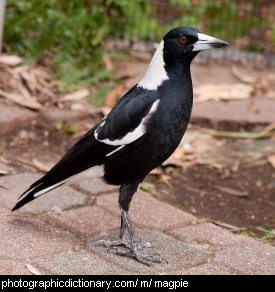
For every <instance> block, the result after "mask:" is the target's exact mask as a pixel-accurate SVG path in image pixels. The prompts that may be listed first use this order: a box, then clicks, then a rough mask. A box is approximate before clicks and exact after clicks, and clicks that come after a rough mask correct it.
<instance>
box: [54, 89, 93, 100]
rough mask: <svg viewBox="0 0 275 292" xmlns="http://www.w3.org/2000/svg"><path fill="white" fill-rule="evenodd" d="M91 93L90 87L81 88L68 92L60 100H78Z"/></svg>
mask: <svg viewBox="0 0 275 292" xmlns="http://www.w3.org/2000/svg"><path fill="white" fill-rule="evenodd" d="M89 95H90V91H89V90H88V89H80V90H78V91H75V92H73V93H70V94H66V95H64V96H63V97H61V98H60V101H77V100H81V99H84V98H86V97H88V96H89Z"/></svg>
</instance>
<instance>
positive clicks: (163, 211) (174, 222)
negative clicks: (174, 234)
mask: <svg viewBox="0 0 275 292" xmlns="http://www.w3.org/2000/svg"><path fill="white" fill-rule="evenodd" d="M96 204H97V205H98V206H102V207H104V208H106V209H107V210H109V211H110V212H112V213H113V214H115V215H116V216H120V211H119V207H118V194H109V195H103V196H100V197H98V198H97V203H96ZM130 217H131V220H132V221H133V222H134V223H135V224H137V225H138V226H141V227H145V228H150V229H157V230H170V229H171V228H175V227H181V226H186V225H188V224H192V223H195V222H196V221H197V219H196V218H195V217H194V216H192V215H190V214H188V213H186V212H184V211H182V210H179V209H177V208H175V207H173V206H171V205H168V204H166V203H163V202H161V201H159V200H157V199H155V198H153V197H152V196H151V195H150V194H149V193H145V192H142V191H138V192H137V193H136V194H135V195H134V198H133V201H132V203H131V209H130Z"/></svg>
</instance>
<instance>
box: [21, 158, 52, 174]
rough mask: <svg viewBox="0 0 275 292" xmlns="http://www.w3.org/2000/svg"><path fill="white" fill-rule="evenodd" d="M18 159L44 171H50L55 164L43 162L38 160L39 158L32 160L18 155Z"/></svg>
mask: <svg viewBox="0 0 275 292" xmlns="http://www.w3.org/2000/svg"><path fill="white" fill-rule="evenodd" d="M16 160H17V161H19V162H21V163H23V164H25V165H28V166H31V167H33V168H35V169H37V170H39V171H42V172H48V171H49V170H50V169H51V168H52V167H53V165H54V164H50V163H43V162H41V161H38V160H37V159H33V160H32V161H29V160H27V159H25V158H22V157H17V158H16Z"/></svg>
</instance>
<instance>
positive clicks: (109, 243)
mask: <svg viewBox="0 0 275 292" xmlns="http://www.w3.org/2000/svg"><path fill="white" fill-rule="evenodd" d="M97 244H98V245H102V246H104V247H107V248H108V251H109V250H111V249H112V248H115V247H118V246H122V247H125V248H128V249H131V248H132V245H131V241H130V240H122V239H119V240H109V239H106V240H99V241H98V242H97ZM133 246H134V249H136V250H141V249H144V248H150V247H152V244H151V243H150V242H139V241H135V242H134V243H133Z"/></svg>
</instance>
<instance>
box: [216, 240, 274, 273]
mask: <svg viewBox="0 0 275 292" xmlns="http://www.w3.org/2000/svg"><path fill="white" fill-rule="evenodd" d="M214 262H216V263H218V264H222V265H226V266H227V267H230V268H233V269H237V270H239V271H240V272H241V273H243V274H256V275H257V274H260V275H267V274H270V275H274V274H275V247H274V246H271V245H267V244H262V243H260V242H257V241H255V240H253V239H250V238H248V239H247V242H246V243H245V244H242V245H240V246H235V247H230V248H227V249H224V250H222V251H219V252H217V253H216V256H215V258H214Z"/></svg>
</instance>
